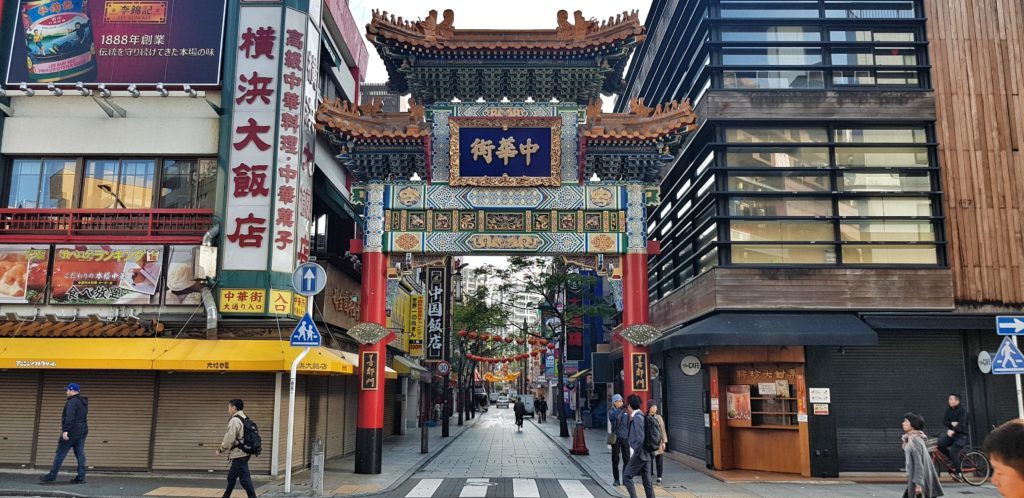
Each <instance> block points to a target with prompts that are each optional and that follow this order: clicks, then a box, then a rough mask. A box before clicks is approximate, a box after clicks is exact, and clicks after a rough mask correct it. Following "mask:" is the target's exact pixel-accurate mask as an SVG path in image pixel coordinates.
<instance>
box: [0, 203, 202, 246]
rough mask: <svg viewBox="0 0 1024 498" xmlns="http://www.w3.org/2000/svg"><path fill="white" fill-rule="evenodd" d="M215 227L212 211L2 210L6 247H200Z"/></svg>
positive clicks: (0, 217)
mask: <svg viewBox="0 0 1024 498" xmlns="http://www.w3.org/2000/svg"><path fill="white" fill-rule="evenodd" d="M212 225H213V210H210V209H0V242H10V243H47V242H51V243H54V242H90V243H102V242H110V243H124V242H156V243H170V244H178V243H180V244H194V243H199V242H200V241H202V238H203V234H204V233H206V231H207V230H209V229H210V227H211V226H212Z"/></svg>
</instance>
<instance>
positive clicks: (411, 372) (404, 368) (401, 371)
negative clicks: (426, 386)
mask: <svg viewBox="0 0 1024 498" xmlns="http://www.w3.org/2000/svg"><path fill="white" fill-rule="evenodd" d="M394 365H395V371H396V372H398V375H405V376H407V377H413V378H414V379H417V380H422V381H423V382H430V379H431V374H430V371H428V370H427V369H426V368H423V367H422V366H420V365H417V364H416V362H415V361H413V360H410V359H409V358H406V357H404V356H395V363H394Z"/></svg>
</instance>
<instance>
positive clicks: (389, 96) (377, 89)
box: [359, 83, 402, 112]
mask: <svg viewBox="0 0 1024 498" xmlns="http://www.w3.org/2000/svg"><path fill="white" fill-rule="evenodd" d="M378 98H379V99H381V100H383V101H384V108H383V109H382V110H383V111H384V112H400V111H401V110H402V96H401V95H399V94H397V93H392V92H390V91H389V90H388V85H387V84H386V83H364V84H363V85H362V86H360V87H359V104H360V105H363V104H369V103H370V101H372V100H373V99H378Z"/></svg>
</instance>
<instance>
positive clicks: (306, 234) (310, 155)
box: [296, 0, 323, 263]
mask: <svg viewBox="0 0 1024 498" xmlns="http://www.w3.org/2000/svg"><path fill="white" fill-rule="evenodd" d="M321 2H322V0H310V2H309V17H308V19H307V20H306V53H305V68H306V74H305V76H304V77H303V87H304V88H303V91H302V123H303V126H302V161H301V164H302V168H301V169H300V175H301V176H302V182H301V183H300V186H299V211H298V215H299V228H298V233H297V234H296V240H297V241H298V242H297V243H298V251H297V253H298V254H297V256H298V258H299V261H300V262H303V263H305V262H306V261H308V260H309V250H310V247H309V244H310V240H311V235H310V234H311V232H312V228H313V169H314V168H315V167H316V166H315V159H316V157H315V155H316V110H317V108H318V107H319V106H320V29H321V16H322V15H323V14H322V12H323V6H322V5H321Z"/></svg>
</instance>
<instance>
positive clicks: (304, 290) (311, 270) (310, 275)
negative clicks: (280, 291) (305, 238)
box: [292, 263, 327, 296]
mask: <svg viewBox="0 0 1024 498" xmlns="http://www.w3.org/2000/svg"><path fill="white" fill-rule="evenodd" d="M326 286H327V272H325V271H324V267H322V266H320V265H318V264H316V263H303V264H301V265H299V267H298V268H296V269H295V271H294V272H292V288H294V289H295V292H298V293H299V294H302V295H303V296H315V295H317V294H319V293H320V292H322V291H323V290H324V287H326Z"/></svg>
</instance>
